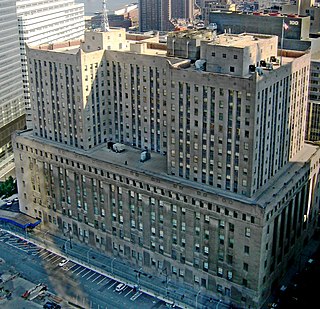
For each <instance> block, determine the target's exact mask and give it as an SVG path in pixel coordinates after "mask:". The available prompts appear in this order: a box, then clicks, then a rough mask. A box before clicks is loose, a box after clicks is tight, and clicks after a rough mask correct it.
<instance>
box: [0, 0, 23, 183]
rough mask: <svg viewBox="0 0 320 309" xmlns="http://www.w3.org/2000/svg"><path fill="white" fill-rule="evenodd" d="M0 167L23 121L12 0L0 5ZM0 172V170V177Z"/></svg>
mask: <svg viewBox="0 0 320 309" xmlns="http://www.w3.org/2000/svg"><path fill="white" fill-rule="evenodd" d="M0 16H1V18H0V170H1V169H2V168H3V167H4V166H7V167H8V166H9V164H10V163H12V159H13V154H12V146H11V134H12V132H13V131H14V130H16V129H22V128H23V127H24V124H25V119H24V108H23V98H22V97H23V96H22V83H21V77H20V76H21V67H20V57H19V39H18V25H17V15H16V6H15V1H14V0H2V1H1V5H0ZM2 175H3V173H2V172H0V177H1V176H2Z"/></svg>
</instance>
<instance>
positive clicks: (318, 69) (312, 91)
mask: <svg viewBox="0 0 320 309" xmlns="http://www.w3.org/2000/svg"><path fill="white" fill-rule="evenodd" d="M306 129H307V130H306V140H308V141H314V142H319V141H320V59H319V54H317V56H316V57H315V58H314V59H312V61H311V67H310V88H309V102H308V110H307V125H306Z"/></svg>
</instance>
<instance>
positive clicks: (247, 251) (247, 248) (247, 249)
mask: <svg viewBox="0 0 320 309" xmlns="http://www.w3.org/2000/svg"><path fill="white" fill-rule="evenodd" d="M249 249H250V248H249V246H244V253H246V254H249V251H250V250H249Z"/></svg>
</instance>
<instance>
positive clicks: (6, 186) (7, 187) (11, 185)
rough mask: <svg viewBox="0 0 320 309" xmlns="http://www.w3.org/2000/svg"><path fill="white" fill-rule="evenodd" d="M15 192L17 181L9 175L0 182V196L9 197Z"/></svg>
mask: <svg viewBox="0 0 320 309" xmlns="http://www.w3.org/2000/svg"><path fill="white" fill-rule="evenodd" d="M17 192H18V190H17V183H16V181H15V179H13V177H12V176H9V178H8V179H7V180H6V181H5V182H2V183H0V196H3V195H4V196H5V197H9V196H11V195H12V194H15V193H17Z"/></svg>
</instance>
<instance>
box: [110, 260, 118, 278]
mask: <svg viewBox="0 0 320 309" xmlns="http://www.w3.org/2000/svg"><path fill="white" fill-rule="evenodd" d="M116 259H117V258H113V259H112V261H111V273H112V274H113V262H114V260H116Z"/></svg>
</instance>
